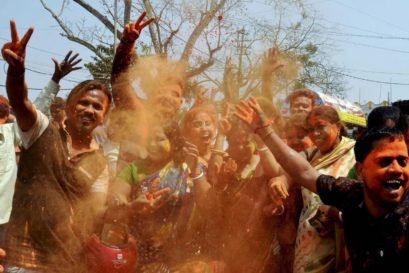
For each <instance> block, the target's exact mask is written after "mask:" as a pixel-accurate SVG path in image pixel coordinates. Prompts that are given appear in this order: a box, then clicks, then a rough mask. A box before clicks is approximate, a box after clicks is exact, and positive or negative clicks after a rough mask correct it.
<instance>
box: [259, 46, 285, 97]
mask: <svg viewBox="0 0 409 273" xmlns="http://www.w3.org/2000/svg"><path fill="white" fill-rule="evenodd" d="M281 67H283V64H281V63H280V62H279V61H278V50H277V49H276V48H270V49H268V50H267V52H266V54H265V55H264V60H263V66H262V75H261V77H262V79H261V89H262V94H263V96H264V97H266V98H267V99H269V100H270V101H271V100H272V99H273V97H272V91H271V88H272V86H273V73H274V72H275V71H276V70H278V69H280V68H281Z"/></svg>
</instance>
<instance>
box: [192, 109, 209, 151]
mask: <svg viewBox="0 0 409 273" xmlns="http://www.w3.org/2000/svg"><path fill="white" fill-rule="evenodd" d="M188 126H189V127H188V132H187V133H188V135H187V137H188V139H189V141H191V142H192V143H193V144H195V145H196V146H197V147H198V148H199V150H200V149H203V148H206V147H209V146H210V145H211V144H212V142H213V139H214V137H215V133H216V127H215V124H214V121H213V119H212V118H211V117H210V115H209V114H208V113H206V112H198V113H196V114H195V115H194V117H193V119H192V121H191V124H189V125H188Z"/></svg>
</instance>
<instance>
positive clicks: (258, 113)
mask: <svg viewBox="0 0 409 273" xmlns="http://www.w3.org/2000/svg"><path fill="white" fill-rule="evenodd" d="M236 110H237V111H236V113H235V115H236V116H237V117H238V118H239V119H241V120H242V121H244V122H245V123H246V124H247V125H248V126H249V127H250V128H251V129H252V130H253V131H257V130H258V129H261V128H264V127H267V126H268V125H269V122H268V120H267V118H266V116H265V114H264V112H263V110H261V107H260V105H259V104H258V102H257V101H256V99H255V98H253V97H250V99H249V101H248V102H245V101H243V100H242V101H240V103H239V104H238V105H236Z"/></svg>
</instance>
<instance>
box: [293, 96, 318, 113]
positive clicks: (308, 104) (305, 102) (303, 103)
mask: <svg viewBox="0 0 409 273" xmlns="http://www.w3.org/2000/svg"><path fill="white" fill-rule="evenodd" d="M312 108H313V105H312V101H311V99H310V98H309V97H305V96H299V97H296V98H295V99H293V100H292V101H291V103H290V112H291V114H296V113H309V112H311V110H312Z"/></svg>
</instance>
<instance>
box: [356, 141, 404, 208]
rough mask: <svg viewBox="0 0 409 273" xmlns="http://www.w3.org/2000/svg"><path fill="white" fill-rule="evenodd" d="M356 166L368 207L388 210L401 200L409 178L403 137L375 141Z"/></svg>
mask: <svg viewBox="0 0 409 273" xmlns="http://www.w3.org/2000/svg"><path fill="white" fill-rule="evenodd" d="M357 167H358V168H357V170H358V173H359V176H360V178H361V179H362V180H363V181H364V186H365V197H366V198H368V199H369V200H370V201H371V202H370V203H371V204H374V205H375V206H377V207H379V208H390V207H393V206H396V204H398V203H399V202H400V201H401V199H402V196H403V194H404V193H405V191H406V189H407V187H408V179H409V165H408V151H407V148H406V144H405V142H404V140H403V138H402V137H391V138H385V139H381V140H379V141H377V142H376V143H375V147H374V148H373V149H372V151H371V152H370V153H369V154H368V155H367V157H366V158H365V160H364V161H363V163H361V164H357Z"/></svg>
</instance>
